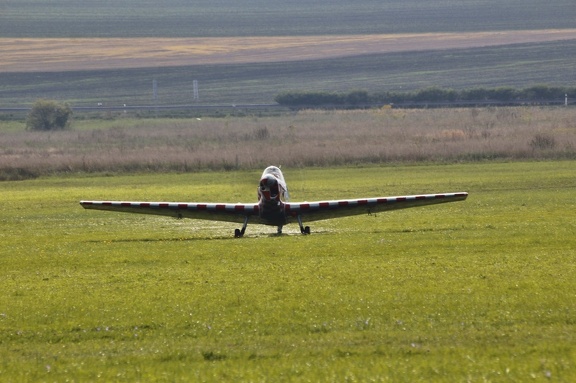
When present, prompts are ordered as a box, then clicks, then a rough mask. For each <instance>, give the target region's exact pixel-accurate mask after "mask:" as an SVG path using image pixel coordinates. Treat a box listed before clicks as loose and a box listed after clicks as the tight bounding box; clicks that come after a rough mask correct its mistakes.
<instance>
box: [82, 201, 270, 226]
mask: <svg viewBox="0 0 576 383" xmlns="http://www.w3.org/2000/svg"><path fill="white" fill-rule="evenodd" d="M80 205H82V207H83V208H84V209H95V210H108V211H118V212H125V213H139V214H155V215H165V216H169V217H175V218H193V219H205V220H211V221H225V222H237V223H242V222H244V219H245V217H246V216H253V215H256V216H258V210H259V207H258V204H228V203H188V202H128V201H80Z"/></svg>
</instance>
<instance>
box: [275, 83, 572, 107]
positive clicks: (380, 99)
mask: <svg viewBox="0 0 576 383" xmlns="http://www.w3.org/2000/svg"><path fill="white" fill-rule="evenodd" d="M566 94H576V87H552V86H547V85H537V86H532V87H529V88H524V89H516V88H511V87H500V88H472V89H463V90H454V89H445V88H437V87H432V88H426V89H421V90H416V91H412V92H379V93H368V92H367V91H364V90H355V91H351V92H348V93H335V92H299V91H294V92H284V93H281V94H279V95H277V96H276V98H275V99H274V100H275V101H276V102H277V103H278V104H280V105H285V106H291V107H297V106H335V107H338V106H348V107H354V106H368V105H386V104H406V103H443V102H450V103H457V102H462V103H473V102H491V101H493V102H499V103H502V102H504V103H505V102H518V101H526V102H539V103H551V102H554V101H558V100H564V96H565V95H566Z"/></svg>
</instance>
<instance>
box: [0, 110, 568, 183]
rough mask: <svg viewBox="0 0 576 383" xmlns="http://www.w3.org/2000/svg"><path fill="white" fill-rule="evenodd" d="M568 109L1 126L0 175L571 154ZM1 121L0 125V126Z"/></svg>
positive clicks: (17, 176) (303, 113)
mask: <svg viewBox="0 0 576 383" xmlns="http://www.w3.org/2000/svg"><path fill="white" fill-rule="evenodd" d="M575 115H576V110H575V109H573V108H540V107H522V108H486V109H431V110H401V109H379V110H366V111H314V110H309V111H301V112H298V113H295V114H291V115H286V116H282V117H227V118H208V119H206V118H204V119H201V120H197V119H187V120H182V119H181V120H122V119H119V120H117V121H115V122H114V125H113V126H112V127H107V128H98V129H87V128H85V127H83V122H82V121H78V122H76V123H75V124H74V127H73V129H72V130H68V131H59V132H50V133H46V132H31V131H24V130H18V131H14V130H12V131H1V132H0V138H1V141H2V147H1V148H0V178H1V179H22V178H28V177H33V176H36V175H42V174H49V173H58V172H131V171H196V170H205V169H215V170H216V169H218V170H219V169H236V168H259V167H264V166H266V165H269V164H280V165H284V166H289V167H300V166H327V165H346V164H357V163H389V162H420V161H430V162H454V161H479V160H491V159H502V160H523V159H548V158H550V159H559V158H571V159H574V158H576V119H575V118H574V117H575ZM0 126H1V125H0Z"/></svg>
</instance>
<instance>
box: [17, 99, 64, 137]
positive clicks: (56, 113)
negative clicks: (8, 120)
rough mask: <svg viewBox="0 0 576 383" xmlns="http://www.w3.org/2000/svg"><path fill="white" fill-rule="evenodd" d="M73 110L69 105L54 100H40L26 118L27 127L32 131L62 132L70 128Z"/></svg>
mask: <svg viewBox="0 0 576 383" xmlns="http://www.w3.org/2000/svg"><path fill="white" fill-rule="evenodd" d="M70 116H72V109H70V107H69V106H68V105H67V104H61V103H58V102H56V101H53V100H38V101H36V102H35V103H34V105H33V106H32V109H31V110H30V113H28V117H27V118H26V127H27V128H28V129H31V130H42V131H49V130H60V129H64V128H66V127H67V126H68V124H69V121H70Z"/></svg>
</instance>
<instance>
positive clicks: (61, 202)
mask: <svg viewBox="0 0 576 383" xmlns="http://www.w3.org/2000/svg"><path fill="white" fill-rule="evenodd" d="M575 166H576V163H575V162H574V161H549V162H516V163H484V164H454V165H418V166H416V165H414V166H379V167H377V166H374V167H354V168H352V167H351V168H324V169H319V168H309V169H307V168H300V169H298V168H294V169H285V171H284V173H285V176H286V178H287V181H288V183H289V186H290V187H291V194H292V198H293V199H294V200H314V199H326V198H340V197H341V198H344V197H359V196H376V195H398V194H406V193H423V192H444V191H468V192H469V193H470V196H469V197H468V200H467V201H465V202H458V203H453V204H447V205H440V206H433V207H423V208H417V209H407V210H403V211H397V212H391V213H388V214H379V215H378V216H376V217H374V216H358V217H353V218H345V219H340V220H333V221H323V222H318V223H315V224H313V225H311V226H312V235H310V236H302V235H300V234H296V232H297V226H296V227H292V228H291V227H290V226H288V227H286V230H285V232H286V234H284V235H282V236H276V235H274V234H273V233H274V231H275V229H274V228H267V227H259V226H255V225H252V226H248V230H247V233H246V236H245V237H244V238H243V239H239V240H238V239H234V238H232V233H233V230H234V228H235V226H234V225H228V224H218V223H211V222H199V221H190V220H171V219H166V218H160V217H148V216H140V215H129V214H120V213H109V212H97V211H85V210H83V209H82V208H81V207H80V206H79V204H78V200H80V199H134V200H177V201H178V200H184V201H193V200H205V201H230V202H237V201H243V202H249V201H252V200H254V199H255V195H256V191H255V188H256V183H257V179H258V176H259V175H260V171H257V170H254V171H237V172H210V173H183V174H155V175H132V176H114V177H105V176H74V177H47V178H39V179H36V180H29V181H21V182H4V183H0V207H1V208H0V209H1V215H0V270H1V272H0V279H1V280H0V283H1V285H2V294H1V295H0V345H1V347H0V380H2V381H12V382H17V381H97V380H100V381H390V382H403V381H405V382H415V381H441V382H442V381H443V382H454V381H469V382H486V381H493V382H500V381H535V382H544V381H552V382H572V381H574V380H575V379H576V339H575V335H574V334H576V331H575V330H576V329H575V325H576V320H575V318H576V293H575V291H576V263H575V261H574V255H575V250H574V249H576V236H575V234H576V210H575V207H576V202H575V200H574V193H575V190H576V177H575V176H576V171H575V170H574V169H575Z"/></svg>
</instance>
